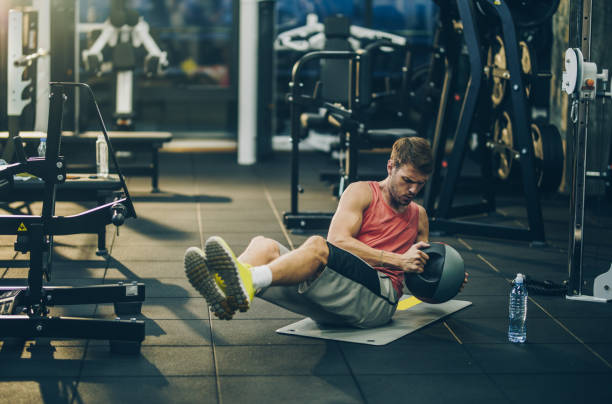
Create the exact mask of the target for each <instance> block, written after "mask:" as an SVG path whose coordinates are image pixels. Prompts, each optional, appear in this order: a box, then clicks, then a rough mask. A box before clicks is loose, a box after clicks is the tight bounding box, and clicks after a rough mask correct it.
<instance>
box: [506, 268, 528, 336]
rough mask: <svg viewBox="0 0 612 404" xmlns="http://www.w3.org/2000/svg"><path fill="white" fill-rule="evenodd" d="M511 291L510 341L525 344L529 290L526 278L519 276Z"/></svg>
mask: <svg viewBox="0 0 612 404" xmlns="http://www.w3.org/2000/svg"><path fill="white" fill-rule="evenodd" d="M513 285H514V286H512V290H511V291H510V307H509V325H508V341H510V342H519V343H523V342H525V340H526V339H527V324H526V321H527V288H526V287H525V278H524V277H523V275H522V274H517V275H516V278H515V279H514V282H513Z"/></svg>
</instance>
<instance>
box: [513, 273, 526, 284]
mask: <svg viewBox="0 0 612 404" xmlns="http://www.w3.org/2000/svg"><path fill="white" fill-rule="evenodd" d="M524 280H525V277H524V276H523V274H516V278H514V282H516V283H523V281H524Z"/></svg>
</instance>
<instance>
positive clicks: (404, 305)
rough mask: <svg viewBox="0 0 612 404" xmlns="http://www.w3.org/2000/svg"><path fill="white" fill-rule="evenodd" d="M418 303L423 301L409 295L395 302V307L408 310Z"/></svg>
mask: <svg viewBox="0 0 612 404" xmlns="http://www.w3.org/2000/svg"><path fill="white" fill-rule="evenodd" d="M419 303H423V302H422V301H420V300H419V299H417V298H416V297H414V296H411V297H409V298H408V299H404V300H402V301H401V302H399V303H398V304H397V309H398V310H408V309H409V308H411V307H414V306H416V305H417V304H419Z"/></svg>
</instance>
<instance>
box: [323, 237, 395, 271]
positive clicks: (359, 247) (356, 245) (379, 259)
mask: <svg viewBox="0 0 612 404" xmlns="http://www.w3.org/2000/svg"><path fill="white" fill-rule="evenodd" d="M328 241H329V242H330V243H332V244H333V245H335V246H337V247H340V248H342V249H343V250H346V251H348V252H350V253H352V254H355V255H356V256H358V257H359V258H361V259H362V260H364V261H365V262H367V263H368V264H370V265H371V266H373V267H387V268H398V267H399V258H400V257H401V256H400V255H399V254H396V253H392V252H389V251H384V250H377V249H376V248H372V247H370V246H369V245H367V244H365V243H363V242H361V241H359V240H357V239H356V238H354V237H346V238H341V239H329V240H328Z"/></svg>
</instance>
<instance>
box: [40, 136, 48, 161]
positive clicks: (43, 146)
mask: <svg viewBox="0 0 612 404" xmlns="http://www.w3.org/2000/svg"><path fill="white" fill-rule="evenodd" d="M45 153H47V138H46V137H41V138H40V143H39V144H38V157H45Z"/></svg>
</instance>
